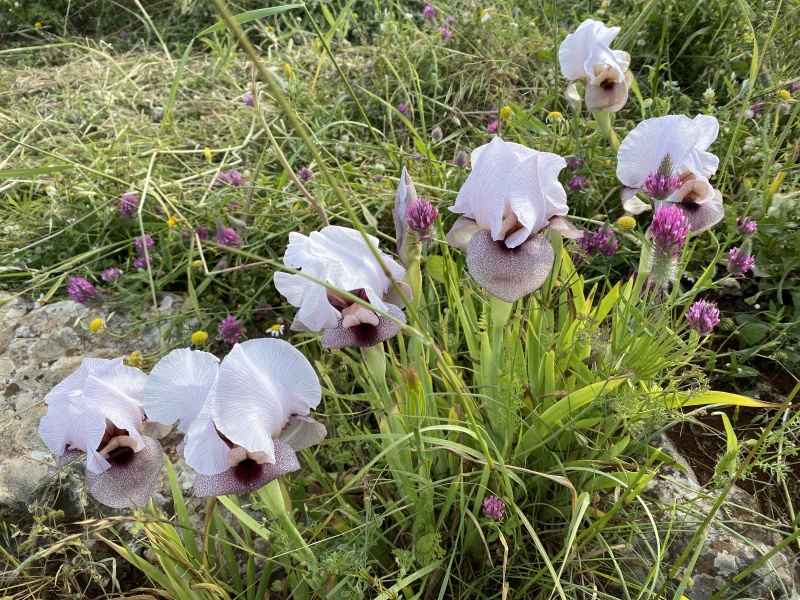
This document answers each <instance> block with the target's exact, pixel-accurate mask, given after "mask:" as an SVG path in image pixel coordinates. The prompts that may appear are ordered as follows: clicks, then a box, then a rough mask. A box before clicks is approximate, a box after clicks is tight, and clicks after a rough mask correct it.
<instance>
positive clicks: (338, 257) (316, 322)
mask: <svg viewBox="0 0 800 600" xmlns="http://www.w3.org/2000/svg"><path fill="white" fill-rule="evenodd" d="M368 239H369V241H370V243H371V244H373V247H375V248H377V247H378V240H377V239H376V238H374V237H372V236H368ZM379 255H380V259H381V261H382V262H383V265H384V266H385V268H386V271H384V266H381V262H379V261H378V259H377V258H376V256H375V255H374V254H373V252H372V250H371V249H370V247H369V245H368V244H367V242H366V241H365V239H364V237H363V236H362V235H361V234H360V233H359V232H357V231H355V230H353V229H348V228H345V227H335V226H329V227H325V228H324V229H322V230H321V231H315V232H312V233H311V235H309V236H308V237H306V236H303V235H300V234H293V235H290V236H289V246H288V247H287V249H286V254H285V256H284V259H283V260H284V263H285V264H286V265H287V266H289V267H292V268H295V269H300V271H301V274H295V275H290V274H287V273H276V274H275V278H274V281H275V287H276V288H277V289H278V291H279V292H280V293H281V294H283V295H284V296H286V298H287V300H289V303H290V304H292V305H293V306H297V307H298V308H299V309H300V310H299V311H298V312H297V315H296V316H295V319H294V322H293V323H292V329H294V330H300V331H325V332H328V331H332V330H337V331H338V330H346V329H350V328H353V327H359V328H360V330H361V333H359V334H358V335H354V333H355V332H342V333H341V335H340V334H338V333H337V334H336V335H333V334H331V335H333V337H335V338H336V339H337V340H344V339H349V340H351V341H354V343H358V344H359V345H363V343H362V342H364V341H370V342H372V343H373V344H374V343H378V342H379V341H382V340H383V339H387V338H385V337H383V334H384V333H385V332H386V331H389V329H387V327H385V326H383V325H384V323H385V322H386V321H389V322H391V319H387V318H386V317H385V316H383V314H381V313H389V314H394V310H393V308H392V307H394V308H395V309H397V310H400V308H401V306H400V305H401V304H402V299H401V298H400V297H399V296H398V294H396V293H395V287H394V286H395V285H398V286H399V287H400V288H401V290H403V295H404V296H405V297H406V298H408V299H410V298H411V290H410V288H409V286H408V285H406V284H405V283H403V282H402V279H403V277H404V275H405V269H404V268H403V267H402V266H401V265H399V264H398V263H397V262H396V261H395V260H394V259H392V258H391V257H390V256H388V255H386V254H384V253H383V252H379ZM311 278H313V279H314V280H318V281H320V282H325V283H326V284H328V285H330V286H332V287H333V288H334V289H331V288H328V287H327V286H325V285H323V284H322V283H317V281H314V280H312V279H311ZM337 290H343V292H346V293H347V294H349V295H345V294H344V293H341V292H338V291H337ZM352 296H355V297H357V298H359V299H360V300H361V302H355V301H354V300H353V298H352ZM363 303H365V304H366V305H365V304H363ZM398 303H399V304H398ZM373 309H374V310H373ZM378 311H380V313H379V312H378ZM403 322H405V321H404V319H403ZM394 325H395V329H394V334H393V335H396V333H397V332H398V331H399V327H397V326H396V323H395V324H394ZM369 327H372V328H374V329H375V330H374V331H372V332H371V333H370V332H367V331H366V329H367V328H369ZM378 330H380V331H378ZM367 333H369V334H368V335H365V334H367ZM330 337H331V336H327V338H326V336H323V340H325V339H330ZM375 340H377V341H375ZM323 345H325V344H324V342H323ZM332 347H339V346H338V345H337V346H332Z"/></svg>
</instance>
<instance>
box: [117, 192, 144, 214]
mask: <svg viewBox="0 0 800 600" xmlns="http://www.w3.org/2000/svg"><path fill="white" fill-rule="evenodd" d="M137 210H139V198H137V197H136V194H122V198H120V201H119V215H120V216H121V217H130V216H131V215H132V214H133V213H135V212H136V211H137Z"/></svg>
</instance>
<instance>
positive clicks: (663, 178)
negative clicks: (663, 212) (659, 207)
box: [644, 172, 681, 200]
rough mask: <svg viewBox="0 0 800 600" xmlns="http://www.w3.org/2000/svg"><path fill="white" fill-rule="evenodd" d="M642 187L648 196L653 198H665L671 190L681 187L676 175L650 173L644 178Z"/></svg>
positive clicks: (679, 179)
mask: <svg viewBox="0 0 800 600" xmlns="http://www.w3.org/2000/svg"><path fill="white" fill-rule="evenodd" d="M644 187H645V189H646V190H647V193H648V194H649V196H650V197H651V198H653V199H655V200H665V199H667V198H669V197H670V195H671V194H672V192H674V191H675V190H677V189H678V188H679V187H681V178H680V177H678V176H677V175H665V174H664V173H658V172H656V173H650V174H649V175H648V176H647V177H646V178H645V180H644Z"/></svg>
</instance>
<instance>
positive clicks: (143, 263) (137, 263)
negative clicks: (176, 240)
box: [133, 255, 155, 269]
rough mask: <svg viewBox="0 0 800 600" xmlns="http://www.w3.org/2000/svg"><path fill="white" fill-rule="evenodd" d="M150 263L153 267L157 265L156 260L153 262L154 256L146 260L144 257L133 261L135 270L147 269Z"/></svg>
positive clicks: (138, 257)
mask: <svg viewBox="0 0 800 600" xmlns="http://www.w3.org/2000/svg"><path fill="white" fill-rule="evenodd" d="M148 263H149V264H150V266H151V267H152V266H153V265H154V264H155V260H153V257H152V255H151V256H148V257H147V258H145V256H144V255H142V256H137V257H136V258H134V259H133V268H134V269H146V268H147V265H148Z"/></svg>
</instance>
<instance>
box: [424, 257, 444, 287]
mask: <svg viewBox="0 0 800 600" xmlns="http://www.w3.org/2000/svg"><path fill="white" fill-rule="evenodd" d="M425 272H426V273H427V274H428V275H430V276H431V279H433V280H434V281H435V282H436V283H442V284H443V283H445V281H446V280H447V279H446V277H445V274H444V257H443V256H441V255H440V254H435V255H434V256H429V257H428V258H426V259H425Z"/></svg>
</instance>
